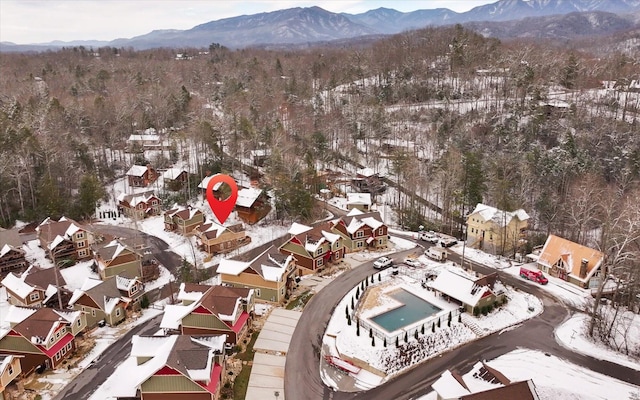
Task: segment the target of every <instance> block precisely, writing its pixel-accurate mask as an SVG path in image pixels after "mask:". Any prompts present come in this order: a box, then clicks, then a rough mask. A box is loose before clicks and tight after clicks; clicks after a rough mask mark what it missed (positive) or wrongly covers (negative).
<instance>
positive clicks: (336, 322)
mask: <svg viewBox="0 0 640 400" xmlns="http://www.w3.org/2000/svg"><path fill="white" fill-rule="evenodd" d="M405 241H406V240H405ZM406 242H408V241H406ZM419 260H420V261H421V262H423V264H426V265H427V267H425V268H424V269H422V268H421V269H413V268H404V269H403V270H402V272H401V273H400V274H398V275H395V276H394V275H391V270H389V269H387V270H385V271H383V272H382V281H381V283H379V284H378V282H379V281H378V278H377V277H376V278H374V283H373V284H372V285H386V286H387V287H386V288H385V289H384V292H390V291H393V290H394V289H396V288H405V289H408V290H410V291H411V292H412V293H414V294H416V295H418V296H419V297H422V298H423V299H425V300H427V301H428V302H430V303H432V304H434V305H437V306H438V307H440V308H442V309H443V311H442V312H441V313H442V314H443V317H444V321H445V322H444V323H441V326H440V327H438V328H435V329H433V328H434V327H433V326H432V322H430V321H429V322H428V323H427V324H426V325H427V326H426V329H424V333H423V330H422V326H413V325H412V326H411V327H410V328H407V329H404V328H403V331H405V330H406V332H407V337H408V341H405V340H404V335H403V334H400V335H399V336H398V335H397V332H393V334H394V335H395V336H397V337H399V339H398V345H399V346H398V347H396V342H395V339H390V340H389V342H387V346H386V347H385V346H384V342H383V339H381V338H380V337H375V338H373V339H372V338H371V337H370V336H369V330H368V329H367V328H362V327H361V328H360V335H357V331H356V328H355V323H353V322H352V325H349V324H348V320H347V318H346V316H345V313H343V312H342V310H346V309H347V308H348V307H350V303H351V299H352V297H353V296H354V294H355V292H356V291H357V288H354V289H353V290H352V291H351V292H350V293H348V294H347V296H345V297H344V298H343V299H342V300H341V301H340V303H339V304H338V305H337V306H336V308H335V309H336V312H335V313H334V315H333V317H332V318H331V320H330V322H329V325H328V326H327V330H326V332H325V336H324V339H323V343H324V346H323V347H324V349H325V351H326V352H327V353H329V354H330V355H334V356H338V357H341V356H342V357H346V358H352V359H357V360H361V361H362V362H363V363H364V364H367V365H370V366H371V367H373V368H375V369H376V370H378V371H381V372H383V373H384V374H386V375H387V377H391V376H394V375H395V374H397V373H401V372H402V371H403V370H405V369H406V368H409V367H411V366H412V365H415V364H416V363H418V362H423V361H425V360H428V359H429V358H431V357H434V356H437V354H439V353H441V352H443V351H446V350H449V349H451V348H454V347H457V346H460V345H462V344H464V343H467V342H469V341H471V340H474V339H476V338H478V337H479V336H484V335H488V334H490V333H492V332H497V331H500V330H502V329H505V328H507V327H509V326H512V325H515V324H517V323H520V322H521V321H524V320H526V319H528V318H531V317H532V316H534V315H537V314H539V313H540V312H542V303H541V302H540V300H538V299H537V298H536V297H534V296H532V295H530V294H528V293H523V292H521V291H516V290H514V289H512V288H510V287H503V290H504V291H505V292H506V294H507V297H508V298H509V301H508V302H507V303H506V304H505V305H503V306H501V307H500V308H499V309H497V310H495V311H494V312H492V313H489V314H488V315H487V316H481V317H479V318H474V317H470V316H468V315H463V317H462V323H459V322H458V319H457V318H453V319H452V323H451V326H450V327H449V326H447V325H448V324H447V322H446V320H447V315H448V313H449V312H450V311H453V312H455V310H456V309H457V305H454V304H451V305H450V307H447V306H446V302H445V301H444V300H443V299H442V298H441V297H439V296H438V295H436V294H435V293H434V292H432V291H429V290H427V289H424V288H423V287H422V284H421V281H422V277H423V276H424V273H425V272H426V271H431V272H436V273H437V272H439V271H440V270H442V269H448V270H452V271H456V272H457V273H464V271H463V270H461V269H460V268H457V267H455V266H454V265H453V264H452V263H435V262H431V261H429V260H427V259H426V258H425V257H424V256H420V257H419ZM405 272H406V273H405ZM367 301H368V300H367ZM393 305H394V301H393V300H392V299H391V300H389V299H386V298H384V296H380V297H378V298H377V301H376V302H374V303H373V304H372V306H371V309H370V310H368V311H363V312H362V314H361V316H362V318H366V317H367V316H368V315H373V314H378V313H380V312H382V311H384V310H385V309H388V308H392V307H393ZM529 307H532V310H533V311H529ZM414 325H415V324H414ZM418 325H421V323H418ZM432 330H434V331H435V332H432ZM416 331H418V334H417V336H418V338H415V336H414V335H415V332H416ZM372 342H373V344H372ZM322 375H323V380H324V382H325V384H327V385H329V386H331V387H334V388H336V389H337V388H338V387H339V385H338V382H336V381H335V375H334V374H327V373H326V371H323V373H322ZM358 375H359V374H358ZM358 375H356V376H354V378H355V380H356V382H360V384H361V387H372V386H376V385H379V384H381V383H383V382H384V381H385V380H386V379H383V378H378V379H377V381H376V380H375V379H372V378H373V377H372V376H371V374H370V373H365V375H366V376H365V377H364V378H363V377H360V376H358ZM374 376H375V375H374ZM356 385H358V383H356Z"/></svg>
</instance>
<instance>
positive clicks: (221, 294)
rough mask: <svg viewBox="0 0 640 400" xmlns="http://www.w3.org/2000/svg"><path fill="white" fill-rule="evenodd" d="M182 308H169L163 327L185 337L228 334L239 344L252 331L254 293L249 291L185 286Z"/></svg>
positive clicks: (182, 285) (230, 339)
mask: <svg viewBox="0 0 640 400" xmlns="http://www.w3.org/2000/svg"><path fill="white" fill-rule="evenodd" d="M178 300H181V301H182V304H180V305H168V306H166V307H165V309H164V315H163V317H162V322H161V323H160V327H161V328H163V329H165V331H167V332H180V333H181V334H183V335H226V341H227V343H231V344H234V345H235V344H236V343H237V342H238V340H240V339H241V338H242V337H244V335H245V334H246V333H247V331H248V330H249V326H250V325H251V317H252V315H253V309H254V291H253V289H249V288H238V287H228V286H220V285H215V286H209V285H198V284H193V283H182V284H181V285H180V291H179V293H178Z"/></svg>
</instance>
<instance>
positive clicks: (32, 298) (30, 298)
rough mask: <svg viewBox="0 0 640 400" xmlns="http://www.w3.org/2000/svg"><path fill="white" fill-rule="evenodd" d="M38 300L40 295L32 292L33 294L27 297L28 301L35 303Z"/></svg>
mask: <svg viewBox="0 0 640 400" xmlns="http://www.w3.org/2000/svg"><path fill="white" fill-rule="evenodd" d="M39 298H40V293H38V292H34V293H31V295H29V300H31V301H36V300H38V299H39Z"/></svg>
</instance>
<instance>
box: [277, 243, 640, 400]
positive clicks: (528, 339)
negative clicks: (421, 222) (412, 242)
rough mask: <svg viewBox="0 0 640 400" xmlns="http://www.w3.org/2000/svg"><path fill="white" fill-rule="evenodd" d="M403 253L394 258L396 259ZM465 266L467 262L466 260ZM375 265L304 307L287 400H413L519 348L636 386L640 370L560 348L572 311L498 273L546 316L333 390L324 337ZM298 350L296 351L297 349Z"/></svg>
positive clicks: (345, 277)
mask: <svg viewBox="0 0 640 400" xmlns="http://www.w3.org/2000/svg"><path fill="white" fill-rule="evenodd" d="M405 253H406V252H403V253H398V254H397V255H394V258H395V259H396V260H401V259H402V258H403V257H404V254H405ZM450 259H452V260H453V261H454V262H457V263H460V261H461V260H460V257H459V256H457V255H456V254H452V255H451V257H450ZM465 264H466V262H465ZM473 268H474V270H477V271H479V272H481V273H485V274H486V273H490V272H494V271H495V270H494V269H491V268H488V267H484V266H481V265H478V264H475V263H474V264H473ZM373 271H374V270H373V268H372V266H371V263H370V262H369V263H365V264H363V265H361V266H359V267H357V268H354V269H353V270H351V271H347V272H345V273H343V274H342V275H340V276H338V277H337V278H336V279H335V280H334V281H333V282H332V283H331V285H328V286H327V287H325V288H324V289H323V290H321V291H320V292H319V293H317V294H316V295H314V296H313V297H312V299H311V301H310V302H309V303H308V304H307V306H306V307H305V310H304V312H303V313H302V317H301V318H300V321H299V323H298V326H297V328H296V330H295V331H294V334H293V337H292V339H291V345H290V349H292V350H291V351H290V352H289V353H288V354H287V363H286V365H285V397H286V398H289V399H296V400H298V399H300V400H307V399H308V400H317V399H332V400H342V399H345V400H346V399H362V400H365V399H366V400H374V399H383V400H387V399H398V400H400V399H411V398H414V397H416V396H419V395H424V394H426V393H428V392H430V391H431V385H432V384H433V382H435V380H436V379H438V378H439V377H440V374H441V373H442V372H443V371H444V370H446V369H455V370H458V371H461V372H462V373H466V372H468V371H469V370H470V369H471V367H472V366H473V364H475V363H476V362H477V361H479V360H489V359H493V358H496V357H498V356H500V355H503V354H506V353H508V352H510V351H512V350H515V349H516V348H517V347H527V348H530V349H534V350H540V351H542V352H545V353H548V354H553V355H556V356H558V357H561V358H564V359H567V360H568V361H570V362H573V363H575V364H578V365H581V366H584V367H586V368H588V369H591V370H593V371H596V372H600V373H602V374H605V375H608V376H613V377H616V378H618V379H620V380H623V381H626V382H629V383H634V384H637V382H640V372H639V371H635V370H632V369H630V368H626V367H623V366H620V365H618V364H613V363H610V362H607V361H602V360H597V359H594V358H591V357H587V356H582V355H579V354H576V353H573V352H571V351H569V350H567V349H565V348H563V347H561V346H560V345H559V344H558V343H557V342H556V341H555V338H554V335H553V330H554V329H555V327H556V326H557V325H559V324H560V323H562V321H564V320H565V318H566V317H567V316H568V310H567V309H566V308H565V307H564V306H563V305H561V304H559V303H558V301H557V300H556V299H554V298H553V297H551V296H550V295H549V294H548V293H547V292H544V291H543V290H542V289H540V288H539V287H536V286H535V284H532V283H530V282H527V281H524V280H521V279H519V278H518V277H515V276H511V275H507V274H503V273H499V276H500V279H501V280H502V281H503V282H505V283H506V284H508V285H511V286H514V287H517V288H519V289H521V290H523V291H527V292H530V293H532V294H534V295H536V296H538V297H539V298H540V299H542V300H543V302H544V307H545V308H544V312H543V313H542V314H540V315H538V316H536V317H534V318H532V319H530V320H528V321H526V322H525V323H523V324H522V325H521V326H520V327H518V328H516V329H513V330H511V331H507V332H505V333H503V334H501V335H498V334H492V335H489V336H486V337H484V338H481V339H479V340H477V341H474V342H472V343H469V344H467V345H465V346H463V347H461V348H458V349H456V350H453V351H450V352H448V353H445V354H443V355H442V356H440V357H438V358H435V359H433V360H430V361H429V362H427V363H425V364H422V365H419V366H417V367H415V368H413V369H411V370H409V371H408V372H406V373H404V374H402V375H400V376H398V377H396V378H394V379H392V380H390V381H388V382H387V383H385V384H384V385H382V386H379V387H377V388H374V389H372V390H369V391H363V392H355V393H349V392H334V391H332V389H330V388H328V387H327V386H325V385H324V383H323V382H322V379H321V378H320V372H319V365H320V349H321V346H322V336H323V333H324V331H325V329H326V326H327V323H328V321H329V319H330V317H331V314H332V312H333V308H335V306H336V304H337V302H338V301H339V300H340V299H341V298H342V297H344V296H345V295H346V294H347V292H348V291H349V290H350V289H351V288H353V287H354V286H355V285H356V284H358V282H360V281H362V280H363V279H364V278H365V277H366V276H368V275H370V274H371V273H373ZM293 349H295V350H293Z"/></svg>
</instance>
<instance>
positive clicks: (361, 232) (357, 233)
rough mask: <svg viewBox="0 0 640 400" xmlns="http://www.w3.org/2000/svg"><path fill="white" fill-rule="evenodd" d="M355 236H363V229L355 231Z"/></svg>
mask: <svg viewBox="0 0 640 400" xmlns="http://www.w3.org/2000/svg"><path fill="white" fill-rule="evenodd" d="M356 237H357V238H361V237H364V231H357V232H356Z"/></svg>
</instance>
